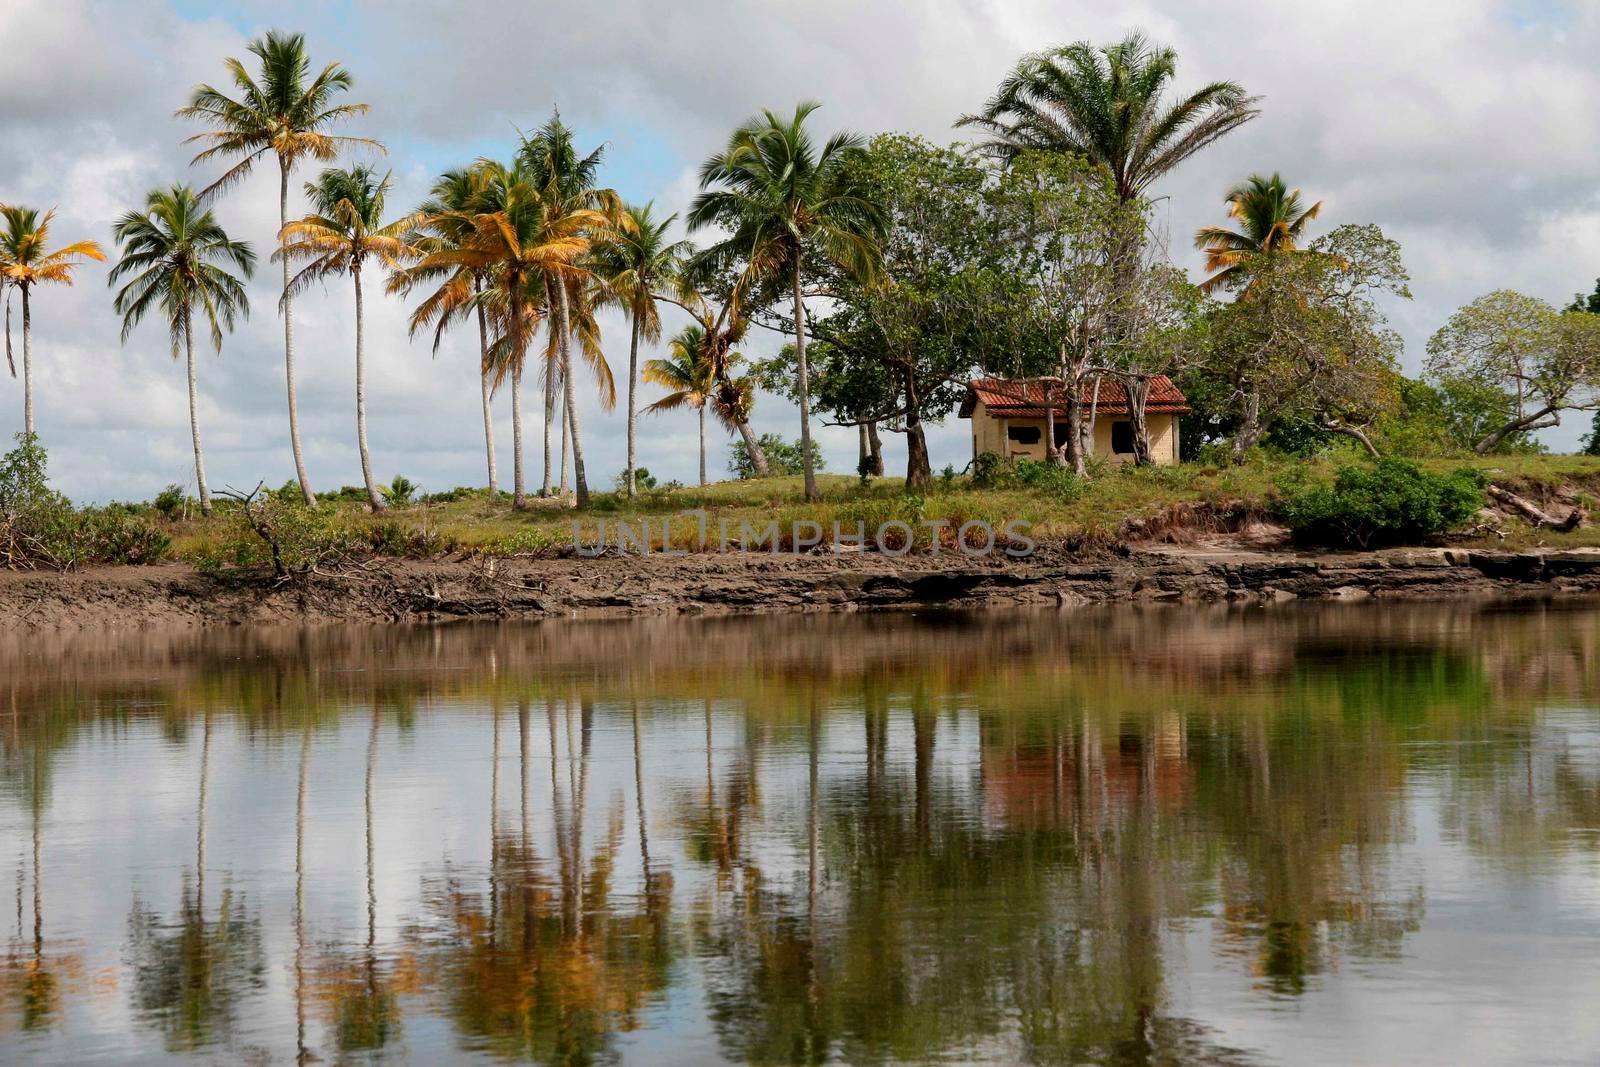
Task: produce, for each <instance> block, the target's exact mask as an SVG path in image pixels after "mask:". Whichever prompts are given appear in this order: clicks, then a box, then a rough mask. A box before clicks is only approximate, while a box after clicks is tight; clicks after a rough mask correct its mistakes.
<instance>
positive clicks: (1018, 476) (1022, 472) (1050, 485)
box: [972, 452, 1083, 500]
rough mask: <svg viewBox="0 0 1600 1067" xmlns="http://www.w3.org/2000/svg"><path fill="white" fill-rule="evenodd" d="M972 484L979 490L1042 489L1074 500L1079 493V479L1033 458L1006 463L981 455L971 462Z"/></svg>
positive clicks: (1065, 469)
mask: <svg viewBox="0 0 1600 1067" xmlns="http://www.w3.org/2000/svg"><path fill="white" fill-rule="evenodd" d="M972 484H973V485H975V486H977V487H978V488H980V489H1017V488H1023V487H1026V488H1029V489H1043V490H1046V491H1047V492H1054V493H1058V494H1060V495H1061V496H1063V497H1065V498H1067V499H1069V500H1070V499H1074V498H1076V497H1077V496H1078V494H1080V493H1081V492H1083V479H1082V478H1080V477H1078V476H1077V475H1076V474H1075V473H1073V472H1072V471H1070V470H1068V469H1067V468H1066V467H1058V466H1056V465H1055V464H1054V463H1041V462H1040V461H1038V460H1034V459H1018V460H1007V459H1004V458H1002V457H1001V456H1000V455H999V454H998V453H995V452H983V453H980V454H979V455H978V457H977V458H976V459H974V460H973V461H972Z"/></svg>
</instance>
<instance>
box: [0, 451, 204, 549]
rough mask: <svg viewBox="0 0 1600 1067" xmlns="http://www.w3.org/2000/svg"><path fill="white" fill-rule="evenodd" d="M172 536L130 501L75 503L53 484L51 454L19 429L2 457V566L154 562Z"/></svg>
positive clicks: (0, 522)
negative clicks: (101, 504)
mask: <svg viewBox="0 0 1600 1067" xmlns="http://www.w3.org/2000/svg"><path fill="white" fill-rule="evenodd" d="M171 547H172V541H171V539H170V538H168V537H167V535H166V534H165V533H164V532H162V531H161V530H159V529H157V528H156V527H155V526H154V525H153V524H152V523H151V522H150V520H149V519H148V518H147V517H145V516H144V515H141V514H139V512H138V511H137V510H136V509H134V508H132V507H129V506H128V505H126V504H110V505H108V506H106V507H103V508H83V509H81V510H79V509H75V508H73V506H72V502H71V501H70V500H68V499H67V498H66V497H64V496H62V495H61V494H60V493H58V492H56V491H55V490H53V489H51V488H50V482H49V476H48V456H47V455H46V453H45V450H44V448H43V447H42V446H41V445H40V444H39V441H38V438H37V437H35V436H32V435H29V434H18V435H17V447H16V448H14V449H13V450H11V451H10V452H8V453H6V455H5V456H4V457H0V566H3V567H10V568H29V569H31V568H34V567H40V566H44V567H71V566H74V565H76V564H83V563H153V562H155V561H156V560H158V559H162V558H164V557H165V556H166V555H167V554H168V552H169V551H170V550H171Z"/></svg>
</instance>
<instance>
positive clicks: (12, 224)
mask: <svg viewBox="0 0 1600 1067" xmlns="http://www.w3.org/2000/svg"><path fill="white" fill-rule="evenodd" d="M55 214H56V213H55V211H54V209H52V210H50V211H46V212H45V213H44V214H43V215H40V214H39V212H38V211H37V210H35V209H33V208H27V207H21V206H18V205H15V204H6V205H0V223H3V227H0V273H4V275H5V277H6V280H7V281H8V282H9V283H10V284H11V285H12V286H13V287H14V288H16V289H17V290H18V291H19V292H20V293H21V294H22V432H23V433H25V434H27V435H28V436H29V437H32V436H33V435H34V422H33V308H32V305H31V302H30V299H29V294H31V293H32V292H33V287H34V286H36V285H41V284H46V283H53V284H56V285H71V284H72V275H73V272H74V271H76V270H77V269H78V267H79V266H80V265H82V263H83V261H84V260H86V259H94V260H101V261H103V260H104V259H105V258H106V254H105V252H103V251H101V249H100V246H99V245H98V244H96V243H95V242H93V241H75V242H73V243H72V244H69V245H64V246H63V247H61V248H54V249H52V248H48V247H47V246H48V244H49V242H50V222H51V220H52V219H54V218H55ZM6 339H7V340H6V343H7V355H10V347H9V346H10V323H9V320H8V321H7V333H6Z"/></svg>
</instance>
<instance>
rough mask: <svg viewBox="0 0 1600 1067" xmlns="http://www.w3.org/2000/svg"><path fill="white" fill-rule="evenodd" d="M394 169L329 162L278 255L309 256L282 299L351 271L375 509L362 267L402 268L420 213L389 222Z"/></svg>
mask: <svg viewBox="0 0 1600 1067" xmlns="http://www.w3.org/2000/svg"><path fill="white" fill-rule="evenodd" d="M388 193H389V175H387V174H385V175H384V176H383V177H382V178H379V177H378V176H377V174H376V172H375V171H373V170H372V168H371V167H366V166H358V167H354V168H352V169H350V170H340V169H338V168H337V167H330V168H328V169H327V170H324V171H323V172H322V174H321V175H320V176H319V177H318V178H317V180H316V181H315V182H307V183H306V196H307V197H308V198H309V199H310V200H311V205H312V214H310V215H307V216H306V217H305V218H303V219H301V220H300V221H299V222H291V223H289V224H288V225H287V226H285V227H284V228H283V235H282V240H283V246H282V247H281V248H280V249H279V250H278V251H277V252H276V253H274V255H275V256H276V257H279V258H282V259H283V260H284V261H285V263H287V262H289V261H290V260H307V261H308V262H307V263H306V265H305V266H304V267H302V268H301V269H300V271H299V272H298V273H297V274H296V275H295V276H294V277H293V278H291V279H290V280H289V284H288V285H287V286H285V288H284V291H283V299H284V301H285V303H287V302H288V300H289V299H290V297H291V296H293V295H294V294H296V293H301V292H304V291H305V289H306V288H307V287H308V286H309V285H311V284H312V283H313V282H324V281H326V280H327V279H328V278H330V277H332V276H334V275H338V274H348V275H349V276H350V279H351V281H352V282H354V283H355V292H356V444H357V446H358V447H359V448H360V450H361V477H362V478H363V479H364V480H365V482H366V486H367V500H368V501H369V502H370V503H371V505H372V510H373V511H382V510H383V495H382V494H381V493H380V492H378V483H377V480H376V479H374V478H373V476H372V457H371V455H370V454H369V453H368V451H367V392H366V389H367V386H366V331H365V318H364V308H363V304H362V295H361V267H362V265H363V264H364V263H365V262H366V261H367V260H368V259H372V260H375V261H376V262H377V263H378V264H379V265H380V266H382V267H384V268H385V269H387V270H390V271H399V270H401V269H403V268H404V266H405V264H406V263H407V262H409V261H411V260H414V259H415V258H416V257H417V255H418V253H417V251H416V250H415V249H414V248H412V247H411V245H410V244H409V243H407V240H406V238H407V235H408V234H409V233H410V232H411V231H412V230H414V229H416V227H417V225H418V223H419V221H420V217H419V216H416V215H407V216H405V217H404V218H399V219H396V220H394V221H393V222H390V223H388V224H385V223H384V222H383V208H384V201H385V200H386V199H388Z"/></svg>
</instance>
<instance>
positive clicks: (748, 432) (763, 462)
mask: <svg viewBox="0 0 1600 1067" xmlns="http://www.w3.org/2000/svg"><path fill="white" fill-rule="evenodd" d="M739 436H740V437H741V438H743V439H744V451H745V455H747V456H749V457H750V469H751V471H752V472H754V474H755V476H756V477H757V478H765V477H766V476H767V475H768V474H770V473H772V468H771V467H770V466H769V465H768V464H767V454H766V452H764V451H762V449H761V442H760V440H759V439H757V437H756V432H755V430H754V429H752V428H751V426H750V423H749V421H748V420H746V419H740V420H739Z"/></svg>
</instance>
